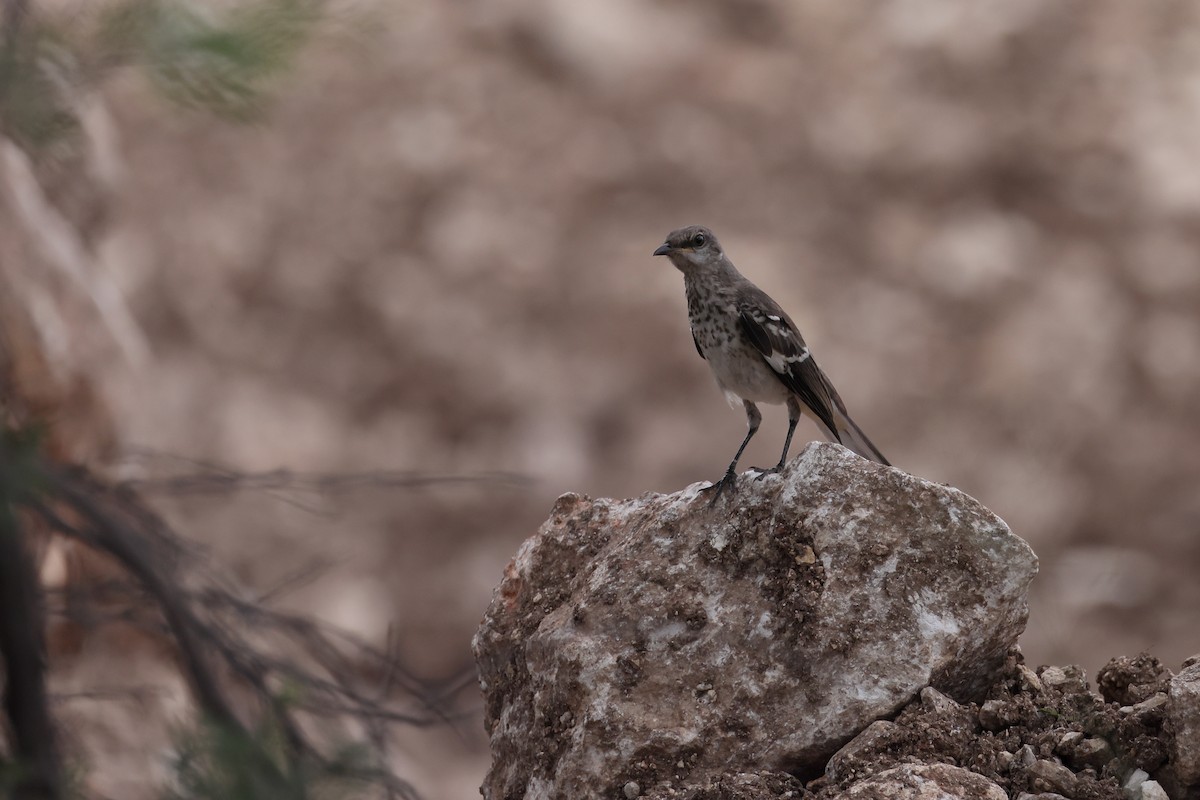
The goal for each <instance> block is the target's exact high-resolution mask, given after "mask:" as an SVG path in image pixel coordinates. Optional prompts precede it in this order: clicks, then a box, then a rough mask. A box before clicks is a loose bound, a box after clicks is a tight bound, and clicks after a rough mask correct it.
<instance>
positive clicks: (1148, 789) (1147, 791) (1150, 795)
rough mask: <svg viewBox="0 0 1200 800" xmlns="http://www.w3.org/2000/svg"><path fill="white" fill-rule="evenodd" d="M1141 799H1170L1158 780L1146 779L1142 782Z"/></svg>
mask: <svg viewBox="0 0 1200 800" xmlns="http://www.w3.org/2000/svg"><path fill="white" fill-rule="evenodd" d="M1141 800H1171V798H1170V797H1167V792H1166V790H1165V789H1163V788H1162V786H1160V785H1159V783H1158V781H1146V782H1145V783H1143V784H1142V797H1141Z"/></svg>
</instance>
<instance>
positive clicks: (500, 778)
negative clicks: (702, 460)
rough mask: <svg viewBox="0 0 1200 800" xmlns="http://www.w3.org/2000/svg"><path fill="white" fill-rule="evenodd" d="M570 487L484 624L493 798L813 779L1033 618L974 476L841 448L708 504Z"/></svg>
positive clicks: (691, 491) (983, 685)
mask: <svg viewBox="0 0 1200 800" xmlns="http://www.w3.org/2000/svg"><path fill="white" fill-rule="evenodd" d="M701 488H702V485H700V484H697V485H695V486H692V487H689V488H688V489H686V490H684V491H682V492H679V493H676V494H673V495H647V496H643V497H641V498H639V499H637V500H633V501H625V502H617V501H611V500H596V501H591V500H588V499H586V498H582V497H578V496H576V495H564V496H563V497H562V498H560V499H559V501H558V503H557V504H556V505H555V508H554V511H553V513H552V516H551V518H550V520H548V521H547V522H546V523H545V525H544V526H543V527H542V529H541V531H540V532H539V533H538V534H537V535H536V536H534V537H532V538H531V539H529V540H528V541H526V542H525V544H524V545H523V546H522V547H521V549H520V551H519V552H518V554H517V556H516V558H515V559H514V561H513V563H512V564H511V565H510V566H509V568H508V569H507V571H506V574H505V577H504V580H503V582H502V583H501V585H500V587H499V588H498V590H497V592H496V594H495V597H494V598H493V601H492V604H491V606H490V607H489V609H488V612H487V615H486V617H485V619H484V622H483V624H482V626H481V628H480V630H479V632H478V634H477V635H476V638H475V643H474V644H475V652H476V659H477V661H478V665H479V670H480V678H481V684H482V687H483V691H484V697H485V701H486V709H485V714H486V726H487V730H488V732H489V734H490V735H491V746H492V757H493V764H492V769H491V771H490V772H489V774H488V776H487V779H486V782H485V784H484V787H483V791H484V795H485V797H489V798H495V800H499V799H500V798H505V799H506V800H507V798H521V797H526V798H540V797H576V798H586V797H619V796H622V794H623V793H624V792H625V789H626V787H629V786H630V784H634V785H636V788H637V789H638V791H641V792H651V791H654V790H655V788H656V787H659V786H660V785H662V786H672V785H685V784H688V785H697V784H700V783H702V782H703V781H704V780H706V779H707V778H708V777H709V776H714V775H719V774H720V773H722V772H724V771H726V770H729V769H734V768H736V770H739V771H745V772H755V771H760V770H767V771H770V770H780V771H786V772H790V773H793V774H795V775H799V776H801V777H804V776H809V777H811V776H813V775H815V774H817V772H818V771H819V770H821V769H822V768H823V766H824V764H825V761H826V759H827V758H828V757H829V755H830V754H832V753H833V752H834V751H835V750H836V749H837V748H838V747H839V746H840V745H842V744H843V743H844V742H845V741H846V740H848V739H849V738H850V737H852V736H854V735H855V734H856V733H857V732H858V731H860V730H862V729H863V728H865V727H866V726H867V725H869V724H870V723H871V722H872V721H874V720H876V719H880V718H883V717H886V716H889V715H892V714H894V713H895V712H896V711H898V710H899V709H900V708H902V707H903V706H904V705H905V704H906V703H907V702H908V701H909V700H910V699H911V698H913V697H914V696H915V695H916V694H917V692H919V691H920V690H921V688H922V687H924V686H927V685H932V686H934V687H936V688H937V689H939V690H940V691H941V692H944V693H945V694H947V695H950V696H951V697H954V698H956V699H958V700H961V701H967V700H971V699H976V698H979V697H981V696H982V695H983V694H984V693H985V692H987V691H988V689H989V687H990V686H991V685H992V683H993V682H994V679H995V676H996V674H997V672H998V670H999V668H1000V667H1001V666H1002V665H1003V664H1004V661H1005V657H1006V654H1007V653H1008V652H1009V650H1010V648H1011V647H1012V645H1013V644H1014V643H1015V641H1016V638H1017V636H1018V635H1019V634H1020V632H1021V630H1022V629H1023V627H1024V624H1025V619H1026V614H1027V606H1026V591H1027V589H1028V586H1029V583H1030V581H1031V580H1032V578H1033V576H1034V574H1035V573H1036V570H1037V559H1036V557H1035V556H1034V554H1033V552H1032V551H1031V550H1030V549H1029V547H1028V546H1027V545H1026V544H1025V543H1024V542H1022V541H1021V540H1020V539H1019V538H1017V537H1016V536H1014V535H1013V534H1012V533H1010V532H1009V530H1008V528H1007V527H1006V526H1005V525H1004V523H1003V522H1002V521H1001V520H999V519H998V518H996V517H995V516H994V515H992V514H991V513H989V512H988V511H987V510H986V509H984V508H983V507H982V506H980V505H979V504H978V503H977V502H975V501H974V500H972V499H971V498H969V497H967V496H966V495H964V494H962V493H960V492H958V491H956V490H954V489H950V488H947V487H944V486H940V485H937V484H933V483H929V482H927V481H923V480H921V479H919V478H915V477H913V476H910V475H907V474H905V473H903V472H900V471H899V470H895V469H888V468H884V467H880V466H878V465H875V464H872V463H869V462H867V461H865V460H863V459H861V458H858V457H857V456H854V455H852V454H850V453H849V452H848V451H846V450H844V449H843V448H841V447H839V446H836V445H832V444H825V443H815V444H812V445H809V446H808V447H807V448H806V449H805V451H804V452H803V454H802V455H801V456H800V457H798V458H797V459H796V460H794V461H793V462H792V464H791V465H790V466H789V467H788V469H787V470H786V471H784V472H783V473H782V474H780V475H773V476H767V477H765V479H763V480H761V481H755V480H754V479H753V477H752V476H750V475H743V476H742V477H741V479H740V480H739V484H738V490H737V492H736V493H734V494H733V495H732V496H729V497H726V498H722V500H721V501H719V502H718V503H717V504H716V506H715V507H712V508H709V507H708V505H707V496H704V495H702V494H700V489H701Z"/></svg>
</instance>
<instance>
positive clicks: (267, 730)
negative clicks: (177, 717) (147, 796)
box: [165, 721, 379, 800]
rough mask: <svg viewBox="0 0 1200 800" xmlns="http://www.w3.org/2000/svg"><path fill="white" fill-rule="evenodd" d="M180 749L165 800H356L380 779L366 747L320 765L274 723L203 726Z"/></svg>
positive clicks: (183, 740)
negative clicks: (248, 727) (251, 727)
mask: <svg viewBox="0 0 1200 800" xmlns="http://www.w3.org/2000/svg"><path fill="white" fill-rule="evenodd" d="M177 747H178V751H177V755H176V757H175V760H174V767H175V786H173V787H172V788H171V789H170V790H168V792H167V793H166V795H165V798H166V800H352V799H353V798H360V797H365V796H367V792H368V791H369V785H368V783H369V781H370V779H371V778H372V777H373V776H376V775H378V774H379V773H378V771H377V770H373V769H372V768H371V767H370V765H369V764H368V763H367V758H366V755H365V751H364V750H363V749H362V748H357V747H350V748H346V749H345V750H343V751H342V752H341V753H339V754H338V755H337V756H335V757H334V758H333V759H331V760H329V761H320V762H318V761H317V760H316V759H314V758H312V757H310V756H305V755H301V754H298V753H296V752H295V751H294V750H293V749H292V748H290V747H289V746H288V745H287V742H286V741H285V737H284V736H283V734H282V732H281V731H280V730H279V727H278V726H277V725H272V724H266V725H264V726H262V727H261V728H260V729H259V730H258V731H256V732H254V733H247V732H245V731H241V730H235V729H232V728H230V727H228V726H225V725H221V724H219V723H215V722H212V721H205V722H202V723H200V724H199V725H198V726H197V727H196V728H195V729H193V730H191V731H189V732H187V733H185V734H184V735H182V736H181V737H180V738H179V740H178V742H177Z"/></svg>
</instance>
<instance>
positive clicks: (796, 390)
mask: <svg viewBox="0 0 1200 800" xmlns="http://www.w3.org/2000/svg"><path fill="white" fill-rule="evenodd" d="M654 255H656V256H666V257H667V258H669V259H671V263H672V264H674V265H675V266H676V267H678V268H679V271H680V272H682V273H683V284H684V289H685V290H686V292H687V305H688V319H689V320H690V321H691V324H692V340H693V341H694V342H695V343H696V352H698V353H699V354H700V357H701V358H703V359H705V360H706V361H708V365H709V366H710V367H711V368H712V371H713V375H714V376H715V377H716V379H717V385H718V386H720V387H721V389H722V390H723V391H724V392H725V397H726V399H727V400H728V401H729V404H730V405H731V406H734V407H735V408H736V407H737V403H738V401H741V403H742V406H743V407H744V408H745V409H746V420H747V423H748V424H749V427H750V429H749V431H747V433H746V438H745V439H743V440H742V444H741V447H739V448H738V450H737V453H735V454H734V456H733V461H731V462H729V468H728V469H727V470H725V476H724V477H723V478H721V480H720V481H718V482H716V483H714V484H713V485H712V486H710V487H709V490H711V489H715V490H716V494H714V495H713V502H716V499H717V497H719V496H720V495H721V492H722V491H724V490H725V489H726V488H727V487H732V486H733V484H734V481H735V480H736V473H735V472H734V470H735V469H736V467H737V462H738V459H739V458H741V457H742V451H743V450H745V449H746V445H747V444H749V443H750V439H751V437H753V436H754V434H755V433H756V432H757V431H758V426H759V423H761V422H762V414H760V413H759V411H758V406H756V405H755V403H772V404H776V405H778V404H780V403H786V404H787V409H788V432H787V438H786V439H784V441H783V454H782V455H781V456H780V457H779V463H778V464H776V465H775V466H773V467H771V468H770V469H762V468H760V467H754V469H755V470H756V471H758V472H760V473H761V474H760V475H759V476H758V477H759V479H761V478H762V477H763V476H764V475H769V474H771V473H773V472H779V471H780V470H781V469H783V465H784V464H785V463H787V454H788V448H789V447H791V444H792V434H793V433H795V431H796V423H797V422H799V421H800V414H801V412H804V411H807V412H808V415H809V416H810V417H812V418H813V419H814V420H815V421H816V423H817V425H818V426H820V428H821V430H822V432H823V433H824V434H825V436H826V438H828V439H830V440H831V441H835V442H838V443H840V444H842V445H844V446H846V447H848V448H850V449H851V450H853V451H854V452H855V453H858V454H859V455H860V456H862V457H863V458H867V459H870V460H872V461H878V462H879V463H880V464H888V463H889V462H888V460H887V459H886V458H884V457H883V454H882V453H880V452H879V449H878V448H876V447H875V445H873V444H871V440H870V439H868V438H867V435H866V434H865V433H863V432H862V429H861V428H859V427H858V426H857V425H855V424H854V420H852V419H850V415H849V414H848V413H846V405H845V404H844V403H843V402H842V398H841V397H839V396H838V393H837V390H836V389H834V388H833V384H832V383H830V382H829V378H827V377H825V373H824V372H822V371H821V368H820V367H818V366H817V362H816V361H814V360H813V357H812V352H811V351H810V350H809V349H808V345H806V344H805V343H804V338H803V337H801V336H800V331H799V330H797V328H796V325H795V323H794V322H792V320H791V318H789V317H788V315H787V314H786V313H784V311H783V309H782V308H780V307H779V304H778V303H776V302H775V301H774V300H772V299H771V298H770V297H769V296H768V295H767V293H766V292H764V291H763V290H762V289H759V288H758V287H757V286H755V285H754V284H753V283H751V282H750V281H748V280H747V279H746V278H745V277H744V276H743V275H742V273H740V272H738V271H737V269H736V268H735V267H734V266H733V263H732V262H730V260H729V259H728V258H726V256H725V251H724V250H723V249H722V248H721V243H720V242H718V241H717V237H716V236H713V232H712V231H710V230H709V229H708V228H704V227H701V226H699V225H690V226H688V227H686V228H680V229H679V230H677V231H672V232H671V233H670V234H669V235H668V236H667V240H666V241H665V242H664V243H663V244H662V245H661V246H660V247H659V248H658V249H657V250H655V251H654ZM706 491H707V490H706Z"/></svg>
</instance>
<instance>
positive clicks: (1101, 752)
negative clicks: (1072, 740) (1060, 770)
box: [1069, 736, 1115, 772]
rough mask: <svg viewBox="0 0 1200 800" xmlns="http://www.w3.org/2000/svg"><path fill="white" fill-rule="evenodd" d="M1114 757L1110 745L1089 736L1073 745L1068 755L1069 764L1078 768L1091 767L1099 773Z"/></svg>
mask: <svg viewBox="0 0 1200 800" xmlns="http://www.w3.org/2000/svg"><path fill="white" fill-rule="evenodd" d="M1114 757H1115V753H1114V752H1113V748H1112V745H1111V744H1109V743H1108V741H1107V740H1105V739H1101V738H1100V737H1099V736H1089V737H1088V738H1086V739H1084V740H1083V741H1081V742H1079V743H1078V744H1077V745H1075V747H1074V749H1073V750H1072V751H1071V753H1070V754H1069V758H1070V761H1071V764H1072V765H1073V766H1076V767H1078V768H1081V769H1082V768H1084V767H1091V768H1092V769H1094V770H1096V772H1099V771H1100V770H1102V769H1103V768H1104V765H1105V764H1107V763H1108V762H1110V761H1112V760H1113V758H1114Z"/></svg>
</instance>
